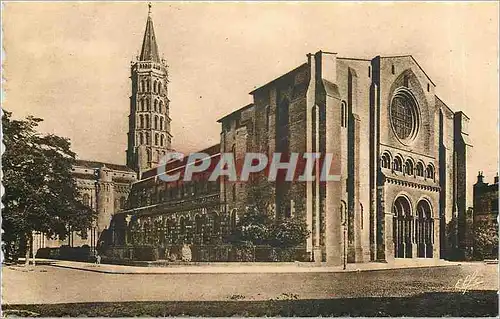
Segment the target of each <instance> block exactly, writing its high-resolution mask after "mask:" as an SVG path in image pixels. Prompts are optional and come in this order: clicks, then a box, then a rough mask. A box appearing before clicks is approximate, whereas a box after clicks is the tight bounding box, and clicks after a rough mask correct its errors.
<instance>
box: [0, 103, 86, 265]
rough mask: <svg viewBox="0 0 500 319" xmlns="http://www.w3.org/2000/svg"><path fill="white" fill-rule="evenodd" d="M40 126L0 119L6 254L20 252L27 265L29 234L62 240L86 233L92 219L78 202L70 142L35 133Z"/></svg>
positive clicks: (9, 116)
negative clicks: (0, 122) (35, 233)
mask: <svg viewBox="0 0 500 319" xmlns="http://www.w3.org/2000/svg"><path fill="white" fill-rule="evenodd" d="M42 121H43V120H42V119H40V118H36V117H33V116H28V117H27V118H26V119H25V120H14V119H12V113H11V112H7V111H4V113H3V116H2V127H3V135H4V139H3V142H4V145H5V153H4V154H3V157H2V169H3V174H4V175H3V185H4V187H5V195H4V197H3V199H2V200H3V204H4V209H3V212H2V219H3V223H2V228H3V230H4V236H3V239H4V243H5V253H6V256H7V257H10V258H12V257H14V256H16V255H17V254H18V253H19V250H21V249H22V248H23V247H25V249H26V251H25V252H26V257H27V258H26V262H27V263H28V257H29V251H30V246H31V242H32V234H33V232H34V231H36V232H42V233H44V234H46V235H48V236H50V237H54V236H58V237H59V238H60V239H65V238H66V236H67V235H68V233H69V231H70V230H71V231H77V232H83V231H86V230H87V229H88V228H89V227H90V226H91V224H92V221H93V220H94V219H95V213H94V212H93V211H92V210H91V209H90V208H88V207H86V206H85V205H83V204H82V203H81V202H80V201H79V200H78V198H79V192H78V189H77V187H76V183H75V180H74V179H73V177H72V174H71V170H72V165H73V164H74V162H75V153H73V152H72V151H71V149H70V146H71V144H70V141H69V140H68V139H66V138H63V137H59V136H56V135H53V134H47V135H42V134H40V133H38V132H37V131H36V129H37V126H38V124H39V123H40V122H42Z"/></svg>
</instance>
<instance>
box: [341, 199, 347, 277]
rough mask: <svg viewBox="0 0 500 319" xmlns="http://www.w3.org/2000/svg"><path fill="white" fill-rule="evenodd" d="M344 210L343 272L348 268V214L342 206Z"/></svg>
mask: <svg viewBox="0 0 500 319" xmlns="http://www.w3.org/2000/svg"><path fill="white" fill-rule="evenodd" d="M341 209H342V217H343V218H342V228H343V231H344V258H343V268H342V269H343V270H346V268H347V212H346V211H345V208H344V207H342V206H341Z"/></svg>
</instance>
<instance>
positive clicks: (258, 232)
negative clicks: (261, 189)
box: [229, 206, 273, 245]
mask: <svg viewBox="0 0 500 319" xmlns="http://www.w3.org/2000/svg"><path fill="white" fill-rule="evenodd" d="M272 223H273V221H272V219H271V218H270V217H269V216H268V215H267V214H266V213H263V212H261V211H260V210H258V209H257V207H256V206H250V207H248V209H247V210H246V212H245V214H243V216H242V217H241V218H240V220H239V221H238V224H237V226H236V229H235V230H234V231H233V233H232V234H231V236H230V239H229V241H230V242H251V243H252V244H254V245H262V244H265V243H267V241H268V239H269V234H270V229H271V227H272Z"/></svg>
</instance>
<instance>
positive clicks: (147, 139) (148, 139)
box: [146, 132, 151, 145]
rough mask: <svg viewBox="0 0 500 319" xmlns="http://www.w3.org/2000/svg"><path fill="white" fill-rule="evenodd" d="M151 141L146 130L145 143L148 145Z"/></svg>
mask: <svg viewBox="0 0 500 319" xmlns="http://www.w3.org/2000/svg"><path fill="white" fill-rule="evenodd" d="M150 142H151V140H150V138H149V133H147V132H146V145H149V144H150Z"/></svg>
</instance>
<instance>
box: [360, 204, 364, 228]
mask: <svg viewBox="0 0 500 319" xmlns="http://www.w3.org/2000/svg"><path fill="white" fill-rule="evenodd" d="M359 215H360V217H361V218H360V219H361V229H363V226H364V223H365V218H364V216H365V212H364V210H363V204H362V203H359Z"/></svg>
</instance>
